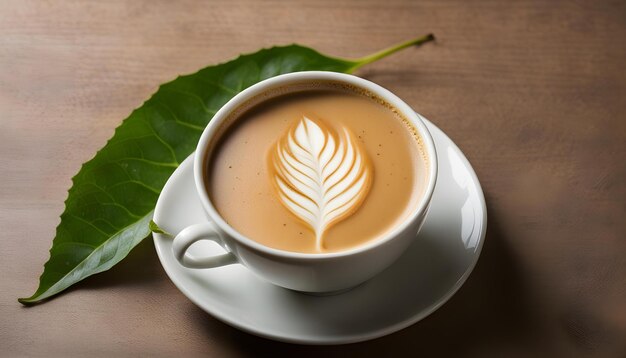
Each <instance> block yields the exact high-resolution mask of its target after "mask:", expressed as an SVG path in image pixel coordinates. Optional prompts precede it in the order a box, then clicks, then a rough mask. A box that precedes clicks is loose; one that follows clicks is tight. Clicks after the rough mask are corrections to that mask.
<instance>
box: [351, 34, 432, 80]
mask: <svg viewBox="0 0 626 358" xmlns="http://www.w3.org/2000/svg"><path fill="white" fill-rule="evenodd" d="M434 40H435V35H433V34H428V35H425V36H421V37H418V38H415V39H412V40H409V41H405V42H402V43H400V44H397V45H394V46H391V47H388V48H386V49H384V50H381V51H378V52H376V53H373V54H371V55H368V56H365V57H361V58H358V59H356V60H352V62H353V63H354V66H353V67H352V68H350V69H349V70H348V72H353V71H355V70H357V69H358V68H360V67H362V66H365V65H367V64H369V63H372V62H374V61H378V60H380V59H381V58H384V57H387V56H389V55H391V54H394V53H396V52H398V51H400V50H403V49H405V48H407V47H411V46H416V47H417V46H421V45H422V44H425V43H427V42H430V41H434Z"/></svg>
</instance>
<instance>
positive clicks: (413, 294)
mask: <svg viewBox="0 0 626 358" xmlns="http://www.w3.org/2000/svg"><path fill="white" fill-rule="evenodd" d="M426 124H427V126H428V129H429V130H430V131H431V134H432V136H433V139H434V141H435V146H436V149H437V154H438V156H439V177H438V179H437V187H436V188H435V192H434V195H433V200H432V204H431V208H430V211H429V213H428V216H427V218H426V222H425V223H424V226H423V228H422V230H421V232H420V234H419V235H418V236H417V238H416V240H415V241H414V243H413V244H412V246H411V247H409V249H408V250H407V252H406V253H405V254H404V255H403V256H401V257H400V259H399V260H398V261H397V262H395V263H394V264H393V265H392V266H391V267H389V268H388V269H387V270H385V271H383V272H382V273H381V274H379V275H378V276H376V277H374V278H373V279H371V280H369V281H367V282H365V283H364V284H362V285H360V286H358V287H356V288H354V289H352V290H350V291H348V292H346V293H343V294H338V295H335V296H326V297H316V296H309V295H305V294H301V293H298V292H294V291H289V290H286V289H283V288H280V287H277V286H274V285H272V284H270V283H267V282H265V281H263V280H262V279H260V278H258V277H257V276H255V275H254V274H252V273H251V272H250V271H248V270H247V269H246V268H245V267H243V266H242V265H230V266H225V267H220V268H215V269H206V270H194V269H187V268H184V267H182V266H181V265H180V264H179V263H178V262H177V261H176V260H175V259H174V256H173V255H172V251H171V239H169V238H167V237H166V236H164V235H159V234H155V235H154V244H155V247H156V250H157V253H158V255H159V259H160V260H161V264H162V265H163V268H165V271H166V272H167V274H168V276H169V277H170V279H171V280H172V282H174V284H175V285H176V286H177V287H178V288H179V289H180V290H181V291H182V292H183V294H185V296H187V297H188V298H189V299H190V300H191V301H193V302H194V303H195V304H196V305H198V306H199V307H201V308H202V309H203V310H205V311H206V312H208V313H210V314H211V315H213V316H214V317H216V318H218V319H220V320H222V321H224V322H225V323H227V324H229V325H231V326H234V327H237V328H239V329H241V330H244V331H246V332H249V333H252V334H256V335H259V336H262V337H266V338H270V339H275V340H279V341H284V342H291V343H301V344H343V343H352V342H360V341H365V340H369V339H373V338H377V337H381V336H384V335H387V334H390V333H393V332H396V331H398V330H401V329H403V328H405V327H408V326H410V325H412V324H413V323H415V322H417V321H419V320H421V319H422V318H424V317H426V316H428V315H429V314H431V313H432V312H434V311H435V310H436V309H437V308H439V307H440V306H441V305H443V304H444V303H445V302H446V301H447V300H448V299H450V297H452V295H454V293H455V292H456V291H457V290H458V289H459V288H460V287H461V285H463V283H464V282H465V280H466V279H467V277H468V276H469V274H470V273H471V271H472V269H473V268H474V265H475V264H476V261H477V260H478V256H479V255H480V250H481V248H482V246H483V242H484V239H485V231H486V229H487V212H486V207H485V198H484V196H483V192H482V189H481V187H480V183H479V182H478V179H477V178H476V174H475V173H474V170H473V169H472V167H471V165H470V163H469V162H468V161H467V159H466V158H465V156H464V155H463V153H462V152H461V151H460V150H459V148H458V147H457V146H456V145H455V144H454V143H453V142H452V141H451V140H450V138H448V137H447V136H446V135H445V134H444V133H443V132H442V131H441V130H440V129H439V128H437V127H436V126H435V125H434V124H432V123H430V122H429V121H426ZM192 173H193V154H192V155H191V156H189V157H188V158H187V159H186V160H185V161H184V162H183V163H182V164H181V165H180V167H179V168H178V169H177V170H176V171H175V172H174V174H173V175H172V176H171V178H170V179H169V181H168V182H167V184H166V185H165V187H164V188H163V191H162V192H161V196H160V197H159V200H158V202H157V205H156V209H155V212H154V221H155V222H156V223H157V224H158V225H159V226H160V227H161V228H163V229H164V230H165V231H168V232H170V233H178V232H179V231H180V230H182V229H183V228H185V227H186V226H189V225H192V224H195V223H200V222H202V221H204V220H207V218H206V216H205V213H204V211H203V209H202V206H201V204H200V200H199V199H198V198H197V196H196V191H195V185H194V180H193V174H192ZM203 250H207V251H210V252H215V253H218V252H223V250H222V249H221V248H219V247H217V245H215V244H210V243H206V242H204V241H202V242H199V243H197V244H195V245H194V246H193V247H192V248H191V250H190V251H189V253H190V254H191V255H192V256H194V255H199V256H200V253H201V252H202V251H203ZM207 251H204V255H206V254H207ZM207 319H208V318H207Z"/></svg>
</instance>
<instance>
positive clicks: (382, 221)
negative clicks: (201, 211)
mask: <svg viewBox="0 0 626 358" xmlns="http://www.w3.org/2000/svg"><path fill="white" fill-rule="evenodd" d="M283 92H284V93H280V91H277V92H276V93H274V94H272V95H267V96H265V97H264V98H257V99H254V100H252V101H250V102H249V103H248V104H247V105H244V106H243V107H242V108H241V109H240V110H238V111H234V112H233V114H231V116H230V117H229V118H228V120H226V121H225V122H224V125H223V126H222V127H221V128H220V134H219V135H218V136H217V137H216V138H217V139H216V140H214V141H213V142H212V143H211V144H210V145H209V149H208V150H209V151H210V152H211V153H210V155H209V156H207V158H208V160H207V163H205V170H207V171H208V172H207V175H206V176H205V177H206V183H205V185H206V188H207V191H208V193H209V197H210V199H211V201H212V203H213V205H214V206H215V208H216V209H217V211H218V212H219V214H220V215H221V216H222V217H223V218H224V220H225V221H226V222H227V223H228V224H229V225H230V226H232V227H233V228H234V229H235V230H237V231H238V232H240V233H241V234H243V235H245V236H246V237H248V238H250V239H252V240H255V241H257V242H259V243H261V244H263V245H265V246H268V247H272V248H276V249H281V250H286V251H293V252H301V253H325V252H338V251H343V250H348V249H351V248H354V247H358V246H359V245H363V244H365V243H368V242H371V241H372V240H376V239H377V238H380V237H382V236H384V235H385V234H386V233H388V232H390V231H391V230H392V229H394V228H395V227H396V226H397V225H399V224H400V223H402V222H403V220H405V219H406V218H407V217H408V216H409V215H410V214H411V213H412V212H413V211H414V210H415V208H416V207H417V205H418V202H419V200H420V199H421V197H422V195H423V194H424V191H425V188H426V185H427V177H428V173H427V168H428V163H427V159H426V155H425V153H424V149H423V145H422V141H421V138H420V137H419V135H418V134H417V132H416V130H415V129H414V128H413V127H412V126H411V125H410V124H409V123H408V121H407V120H406V119H404V118H403V117H402V116H401V115H400V114H398V112H397V111H396V110H395V109H394V108H393V107H392V106H390V105H389V104H388V103H386V102H385V101H383V100H381V99H380V98H378V97H376V96H374V95H371V94H369V93H367V92H365V91H361V90H359V89H356V88H352V87H348V86H344V85H339V84H335V83H330V82H329V83H321V84H319V83H318V84H316V85H309V86H305V87H303V88H298V89H295V90H294V89H293V88H291V89H288V90H285V91H283Z"/></svg>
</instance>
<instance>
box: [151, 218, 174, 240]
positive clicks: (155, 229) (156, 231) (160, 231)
mask: <svg viewBox="0 0 626 358" xmlns="http://www.w3.org/2000/svg"><path fill="white" fill-rule="evenodd" d="M148 227H149V228H150V231H152V233H153V234H163V235H165V236H170V237H173V236H174V235H172V234H170V233H169V232H167V231H165V230H163V229H161V228H160V227H159V225H157V223H155V222H154V221H152V220H150V224H148Z"/></svg>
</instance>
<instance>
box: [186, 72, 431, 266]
mask: <svg viewBox="0 0 626 358" xmlns="http://www.w3.org/2000/svg"><path fill="white" fill-rule="evenodd" d="M304 81H333V82H338V83H341V84H347V85H351V86H355V87H357V88H360V89H363V90H365V91H367V92H371V93H372V94H374V95H376V96H379V97H381V98H382V99H383V100H385V101H387V102H388V103H389V104H391V105H392V106H393V107H394V108H395V109H397V110H399V111H400V113H401V114H402V115H403V117H404V118H405V119H407V120H408V121H409V122H410V124H411V125H412V126H413V127H414V128H415V129H416V130H417V132H418V134H419V136H420V137H421V139H422V142H423V145H424V147H425V151H426V155H427V157H428V165H427V167H428V181H427V185H426V190H425V191H424V193H423V194H422V197H421V198H420V200H419V202H418V204H417V205H416V206H415V208H414V209H413V211H412V212H411V213H410V214H409V215H408V216H407V217H406V219H405V220H404V221H402V222H401V223H400V224H398V225H396V226H395V227H394V228H392V229H391V230H389V231H388V232H386V233H385V234H383V235H381V236H380V237H378V238H376V239H373V240H370V241H369V242H367V243H365V244H363V245H358V246H356V247H354V248H350V249H347V250H343V251H337V252H326V253H303V252H294V251H287V250H282V249H277V248H273V247H269V246H265V245H262V244H260V243H259V242H257V241H255V240H253V239H251V238H248V237H247V236H245V235H243V234H241V233H240V232H239V231H237V230H236V229H235V228H233V227H232V226H231V225H230V224H228V223H227V222H226V220H224V218H222V216H221V215H220V214H219V212H218V211H217V209H216V208H215V207H214V205H213V203H212V202H211V200H210V197H209V194H208V191H207V188H206V187H205V185H204V183H205V180H204V173H205V170H204V164H205V158H206V157H207V156H208V154H209V151H208V150H206V148H207V146H208V145H209V144H210V142H211V139H212V138H213V137H214V135H215V134H216V133H217V131H218V129H219V128H220V125H221V124H222V122H223V121H224V120H226V119H227V118H228V117H229V115H230V114H231V112H233V111H235V110H237V109H238V108H239V107H240V106H241V105H243V104H244V103H245V102H246V101H248V100H250V99H252V98H254V97H257V96H259V95H262V94H263V93H264V92H268V91H270V90H272V89H274V88H277V87H282V86H286V85H290V84H294V83H298V82H304ZM437 165H438V162H437V152H436V150H435V145H434V142H433V139H432V136H431V134H430V132H429V130H428V128H427V127H426V125H425V123H424V121H422V119H421V116H420V115H419V114H417V113H416V112H415V111H414V110H413V109H412V108H411V107H410V106H409V105H408V104H406V103H405V102H404V101H403V100H401V99H400V98H399V97H398V96H396V95H395V94H393V93H392V92H391V91H389V90H387V89H386V88H384V87H382V86H380V85H378V84H376V83H374V82H371V81H369V80H366V79H363V78H361V77H357V76H354V75H350V74H345V73H339V72H331V71H301V72H292V73H287V74H282V75H278V76H275V77H270V78H268V79H265V80H263V81H260V82H258V83H256V84H254V85H252V86H250V87H248V88H246V89H245V90H243V91H241V92H240V93H238V94H237V95H235V96H234V97H233V98H231V99H230V100H229V101H228V102H227V103H226V104H225V105H224V106H222V108H220V109H219V110H218V111H217V112H216V113H215V115H213V119H211V121H210V122H209V124H208V125H207V126H206V128H205V129H204V131H203V132H202V135H201V137H200V140H199V142H198V145H197V147H196V155H195V158H194V169H193V174H194V180H195V185H196V192H197V193H198V194H199V196H200V200H201V202H202V206H203V208H204V210H205V211H206V213H207V214H208V215H209V218H210V220H213V221H214V222H215V223H216V224H217V226H218V227H219V228H220V229H221V230H223V231H224V232H226V234H228V235H229V236H230V237H232V238H233V239H234V240H235V241H236V242H237V243H238V244H241V245H243V246H245V247H247V248H249V249H251V250H254V251H258V252H261V253H263V254H265V255H269V256H274V257H280V258H283V259H297V260H307V261H316V260H327V259H334V258H340V257H346V256H351V255H356V254H360V253H364V252H368V251H371V250H375V249H376V248H378V247H381V246H383V245H385V244H386V243H388V242H390V241H392V240H393V239H395V238H397V237H399V236H400V233H402V232H403V231H404V230H405V229H406V228H407V227H409V226H410V225H411V224H412V223H414V222H415V221H416V220H418V218H419V217H420V216H421V214H423V213H424V212H425V211H426V210H427V209H428V205H429V203H430V200H431V198H432V195H433V192H434V189H435V184H436V181H437Z"/></svg>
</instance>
